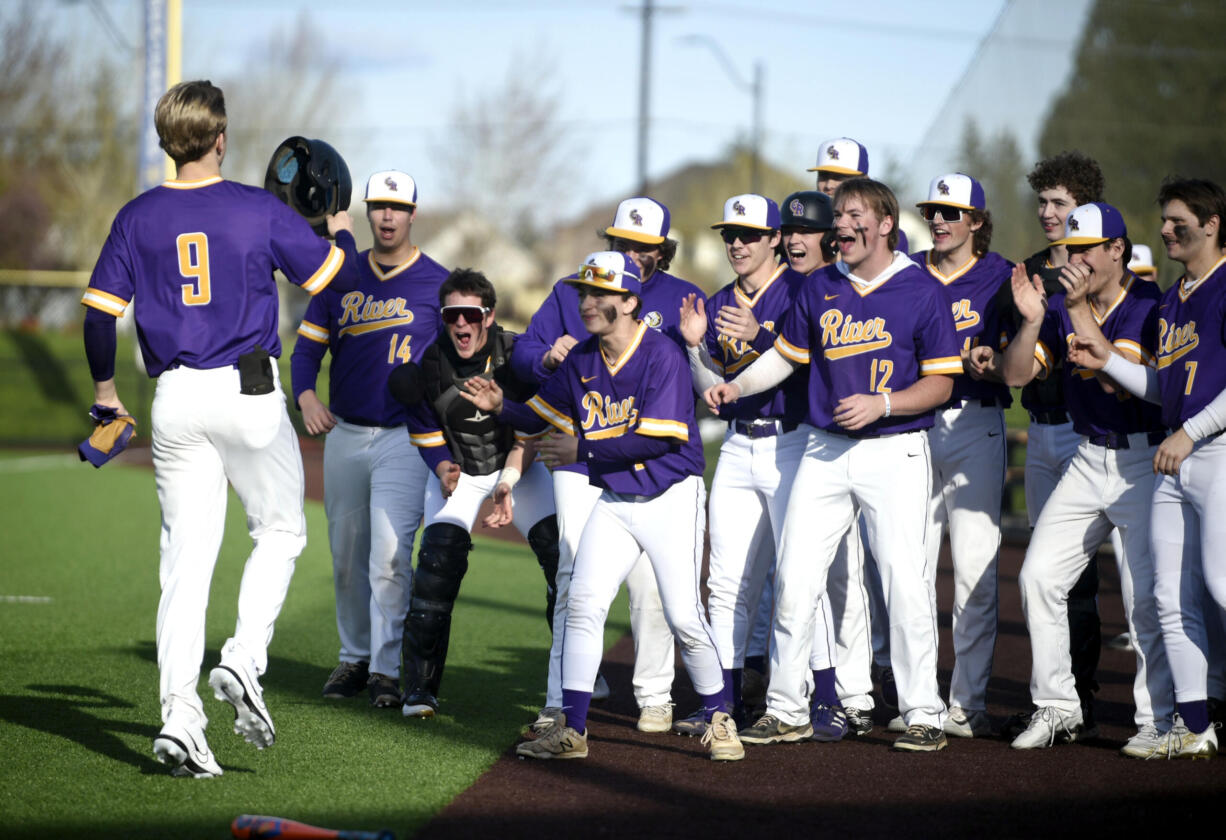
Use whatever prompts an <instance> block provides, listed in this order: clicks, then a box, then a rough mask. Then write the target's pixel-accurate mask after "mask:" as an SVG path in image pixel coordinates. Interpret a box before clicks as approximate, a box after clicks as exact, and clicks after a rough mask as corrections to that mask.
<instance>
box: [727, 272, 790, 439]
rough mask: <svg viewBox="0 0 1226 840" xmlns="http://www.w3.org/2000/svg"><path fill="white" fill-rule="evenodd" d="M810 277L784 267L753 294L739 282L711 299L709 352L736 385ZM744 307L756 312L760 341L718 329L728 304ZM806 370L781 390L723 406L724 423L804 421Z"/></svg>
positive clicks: (774, 334) (768, 344) (769, 341)
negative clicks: (774, 420) (738, 377)
mask: <svg viewBox="0 0 1226 840" xmlns="http://www.w3.org/2000/svg"><path fill="white" fill-rule="evenodd" d="M807 280H808V278H807V277H806V276H805V275H803V274H801V273H799V272H797V271H793V270H792V269H790V268H788V267H787V266H785V265H781V266H779V267H778V268H777V269H776V270H775V273H774V274H772V275H771V277H770V279H769V280H767V281H766V283H765V284H764V285H763V286H762V288H760V289H758V291H757V292H755V293H754V294H753V295H752V296H751V295H747V294H745V293H744V292H743V291H742V290H741V287H740V284H739V282H738V281H735V280H734V281H733V282H731V283H729V284H728V285H727V286H724V288H722V289H720V290H719V291H718V292H716V293H715V294H713V295H711V298H710V299H709V300H708V301H707V336H706V342H707V344H706V346H707V352H708V353H710V354H711V358H712V359H714V360H715V366H716V367H717V368H718V369H720V370H721V371H723V375H724V379H725V380H727V381H729V382H731V381H732V380H733V379H734V378H736V375H737V374H738V373H740V372H741V371H742V370H744V369H745V368H747V367H749V365H750V364H752V363H753V361H754V359H756V358H758V356H760V355H761V354H763V353H765V352H766V351H767V350H769V349H770V348H771V347H772V346H773V345H774V343H775V339H776V338H777V337H778V334H779V330H780V328H781V327H782V326H783V319H784V317H785V316H786V315H787V313H788V312H790V311H791V309H792V306H793V305H794V303H795V301H796V295H797V294H798V293H799V291H800V288H801V286H803V285H804V284H805V282H806V281H807ZM738 305H739V306H742V307H744V308H746V309H749V310H751V311H752V312H753V315H754V318H756V319H757V321H758V326H759V327H760V329H759V330H758V335H757V338H755V339H754V340H753V341H752V342H747V341H741V340H740V339H736V338H729V337H728V336H726V335H720V333H719V330H718V329H717V328H716V326H715V319H716V317H717V316H718V315H719V311H720V309H721V308H722V307H725V306H738ZM807 381H808V376H807V371H805V370H796V371H795V372H793V373H792V375H791V376H789V377H788V378H787V379H785V380H784V381H783V383H782V384H781V385H780V386H779V387H777V388H771V389H770V390H768V391H764V392H762V393H761V394H754V395H752V396H749V397H744V398H742V399H739V400H737V401H736V402H734V403H729V404H726V405H722V406H720V411H719V416H720V419H721V420H743V421H751V420H757V419H759V418H772V419H784V420H787V421H790V422H794V423H799V422H800V421H801V420H803V419H804V414H805V386H806V383H807Z"/></svg>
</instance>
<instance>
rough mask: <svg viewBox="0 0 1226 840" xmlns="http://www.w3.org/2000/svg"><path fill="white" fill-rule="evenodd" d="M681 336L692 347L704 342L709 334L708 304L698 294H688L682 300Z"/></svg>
mask: <svg viewBox="0 0 1226 840" xmlns="http://www.w3.org/2000/svg"><path fill="white" fill-rule="evenodd" d="M680 329H681V337H682V338H684V339H685V343H686V344H688V345H689V346H690V347H698V346H700V345H701V344H702V339H703V336H705V335H706V334H707V306H706V303H705V302H704V301H703V299H702V298H700V297H699V296H698V295H696V294H688V295H686V296H685V297H684V298H682V300H681V324H680Z"/></svg>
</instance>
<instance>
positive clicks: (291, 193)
mask: <svg viewBox="0 0 1226 840" xmlns="http://www.w3.org/2000/svg"><path fill="white" fill-rule="evenodd" d="M264 189H266V190H268V191H269V192H270V193H272V194H273V195H275V196H276V197H277V198H279V199H281V200H282V201H283V202H285V203H286V204H288V205H289V206H290V208H292V209H293V210H294V211H295V212H296V213H298V215H299V216H302V218H304V219H306V220H307V221H308V222H310V224H311V227H312V228H314V230H315V232H316V233H318V234H319V235H320V236H323V235H324V234H326V233H327V232H328V224H327V222H326V221H325V218H326V217H327V216H331V215H332V214H334V213H337V212H339V211H341V210H347V209H349V200H350V198H351V197H352V193H353V182H352V180H350V178H349V167H348V166H346V165H345V159H344V158H342V157H341V156H340V153H339V152H337V151H336V149H334V148H332V147H331V146H329V145H328V144H327V143H325V142H324V141H323V140H308V139H306V138H305V137H290V138H289V139H287V140H285V141H283V142H282V143H281V145H279V146H277V150H276V151H275V152H273V153H272V160H270V161H269V162H268V172H267V173H265V175H264Z"/></svg>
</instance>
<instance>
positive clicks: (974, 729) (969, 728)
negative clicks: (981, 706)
mask: <svg viewBox="0 0 1226 840" xmlns="http://www.w3.org/2000/svg"><path fill="white" fill-rule="evenodd" d="M942 728H943V729H944V730H945V734H946V735H952V736H953V737H955V738H983V737H984V736H986V735H991V734H992V722H991V721H989V720H988V715H987V713H986V712H983V711H980V710H978V709H973V710H971V711H967V710H966V709H963V708H962V707H961V706H951V707H950V709H949V716H948V717H946V718H945V724H944V726H943V727H942Z"/></svg>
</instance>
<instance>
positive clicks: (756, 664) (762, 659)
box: [745, 654, 766, 674]
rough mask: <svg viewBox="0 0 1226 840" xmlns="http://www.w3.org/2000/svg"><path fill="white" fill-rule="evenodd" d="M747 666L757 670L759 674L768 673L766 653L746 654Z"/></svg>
mask: <svg viewBox="0 0 1226 840" xmlns="http://www.w3.org/2000/svg"><path fill="white" fill-rule="evenodd" d="M745 667H746V668H748V669H750V670H751V671H757V672H758V673H759V674H765V673H766V654H762V655H761V656H746V657H745Z"/></svg>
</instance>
